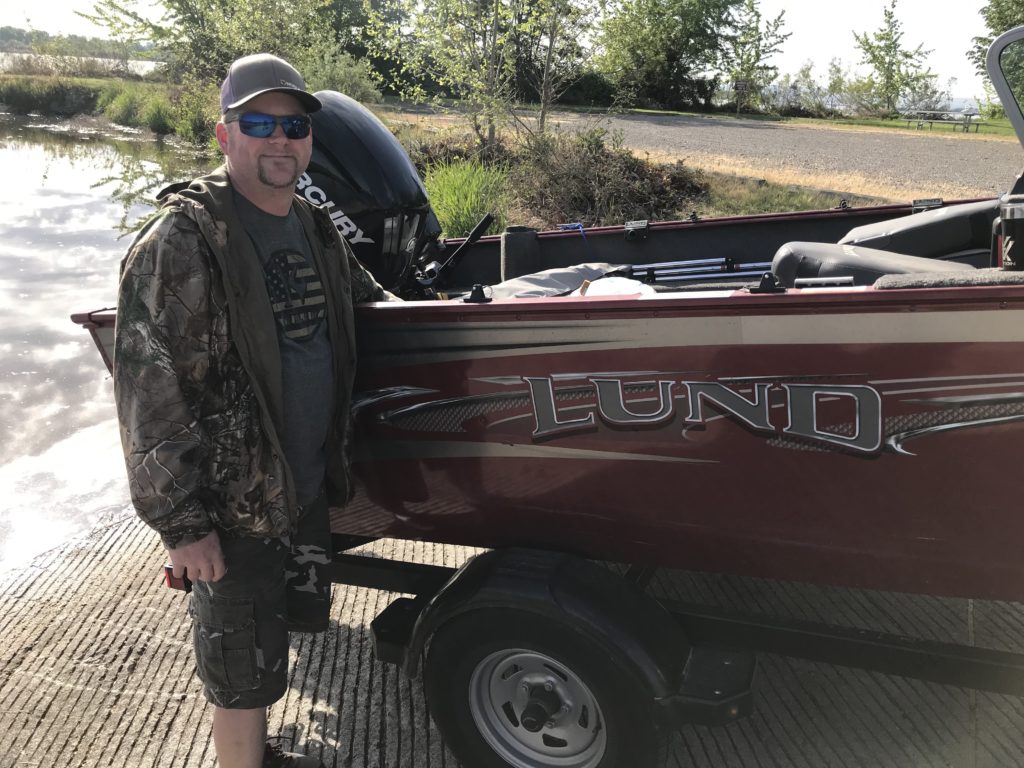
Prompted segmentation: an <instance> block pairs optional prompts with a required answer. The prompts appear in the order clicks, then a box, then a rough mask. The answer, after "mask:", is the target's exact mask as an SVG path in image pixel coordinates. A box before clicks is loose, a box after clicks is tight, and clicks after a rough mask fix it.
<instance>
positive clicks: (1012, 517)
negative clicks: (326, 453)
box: [72, 27, 1024, 768]
mask: <svg viewBox="0 0 1024 768" xmlns="http://www.w3.org/2000/svg"><path fill="white" fill-rule="evenodd" d="M1019 61H1024V27H1021V28H1018V29H1016V30H1012V31H1010V32H1008V33H1006V34H1004V35H1002V36H1001V37H999V38H998V39H997V40H996V41H995V42H994V43H993V45H992V48H991V50H990V53H989V56H988V65H989V71H990V74H991V77H992V81H993V83H994V85H995V87H996V91H997V93H998V94H999V96H1000V98H1001V100H1002V103H1003V105H1004V106H1005V108H1006V111H1007V114H1008V116H1009V118H1010V121H1011V123H1012V124H1013V126H1014V128H1015V129H1016V132H1017V134H1018V137H1020V138H1021V140H1022V143H1024V114H1022V113H1021V108H1020V104H1021V102H1022V101H1024V78H1022V77H1021V76H1020V75H1019V74H1018V73H1020V72H1024V68H1021V67H1018V66H1017V62H1019ZM318 95H319V96H321V98H322V100H323V101H324V102H325V104H326V108H325V110H324V113H325V114H323V115H321V116H320V117H318V118H315V119H316V120H320V121H321V123H320V124H319V125H317V126H315V129H314V135H315V136H317V137H320V138H319V140H320V141H321V145H320V146H316V145H315V146H314V154H313V162H312V164H311V166H310V170H309V172H308V173H307V174H306V175H305V176H304V177H303V179H301V180H300V182H299V190H298V191H299V193H300V194H303V195H305V196H306V197H307V198H308V199H310V200H311V201H313V202H315V203H318V204H322V205H325V206H326V207H327V208H328V210H329V211H330V212H331V215H332V218H334V220H335V223H336V224H337V225H338V228H339V230H340V231H341V232H342V234H343V235H345V236H346V237H347V238H348V239H349V241H350V243H351V244H352V245H353V249H354V250H355V251H356V253H357V255H358V256H360V258H361V259H363V261H364V263H366V264H367V265H368V266H369V267H370V268H371V270H372V271H374V273H375V275H376V276H377V278H378V279H379V280H380V281H381V282H382V283H383V284H385V285H387V286H388V287H390V288H392V289H393V290H395V291H396V292H398V293H400V294H402V295H403V296H405V297H406V298H409V299H411V300H409V301H405V302H382V303H375V304H367V305H362V306H359V307H357V308H356V332H357V338H358V345H359V370H358V374H357V382H356V394H355V397H354V399H353V422H354V430H355V445H356V455H355V457H354V462H353V472H354V476H355V478H356V481H357V482H356V486H357V487H356V495H355V497H354V498H353V500H352V501H351V502H350V504H349V505H348V506H347V507H345V508H344V509H333V510H332V512H331V526H332V531H333V533H334V541H335V549H336V552H335V553H334V564H333V566H332V567H333V568H334V572H333V578H334V579H335V581H339V582H343V583H346V584H351V585H358V586H368V587H373V588H377V589H384V590H389V591H392V592H395V593H402V594H407V595H412V597H397V598H396V599H394V600H393V601H392V602H391V603H390V604H389V605H388V607H387V608H386V609H385V610H384V611H382V612H381V613H380V614H379V615H377V616H376V618H375V619H374V620H373V623H372V628H373V634H374V642H375V650H376V654H377V657H378V659H380V660H382V661H385V662H390V663H394V664H398V665H400V666H401V667H402V668H403V670H404V671H405V672H407V673H409V674H416V673H417V672H418V670H419V668H420V666H421V664H422V666H423V670H424V678H425V690H426V695H427V699H428V701H429V703H430V709H431V713H432V716H433V717H434V718H435V719H436V721H437V723H438V725H439V727H440V729H441V732H442V734H443V735H444V738H445V742H446V743H447V744H448V745H450V746H451V747H452V749H453V750H454V751H455V752H456V754H457V755H458V756H459V757H460V759H461V760H462V761H463V763H464V764H468V765H474V766H496V767H499V768H508V766H513V767H514V768H536V767H537V766H552V768H553V767H554V766H566V765H572V766H576V768H611V767H612V766H620V765H625V764H629V765H633V766H637V767H638V768H654V767H655V766H659V765H661V764H662V762H663V758H664V750H663V745H664V743H665V742H664V738H665V733H666V732H667V731H668V730H670V727H671V726H676V725H679V724H681V723H703V724H717V725H720V724H725V723H729V722H732V721H733V720H735V719H736V718H738V717H742V716H743V715H744V714H746V713H748V712H749V711H750V706H751V697H750V690H751V684H752V679H753V676H754V668H755V662H754V656H753V655H752V653H751V651H753V650H768V651H770V652H772V653H782V654H786V655H793V656H799V657H803V658H810V659H814V660H816V661H828V662H831V663H836V664H844V665H849V666H857V667H861V668H865V669H871V670H875V671H880V672H886V673H896V674H900V675H905V676H909V677H915V678H918V679H922V680H928V681H932V682H938V683H944V684H951V685H959V686H967V687H975V688H980V689H983V690H987V691H993V692H998V693H1004V694H1012V695H1018V696H1020V695H1024V654H1019V653H1009V652H1005V651H997V650H992V649H984V648H975V647H973V646H965V645H950V644H942V643H935V642H928V641H923V640H921V639H918V638H905V637H901V636H893V635H885V634H882V633H879V632H872V631H867V630H860V629H852V628H846V627H831V626H825V625H821V624H806V623H803V622H799V621H793V620H786V619H772V618H771V617H764V616H756V617H750V616H748V617H742V616H736V615H734V614H730V613H724V612H723V611H721V610H720V609H718V608H716V607H711V608H708V607H706V606H689V605H681V604H676V603H672V602H670V601H668V600H666V599H664V598H663V597H661V596H659V597H657V598H655V597H654V596H652V595H651V594H650V593H649V592H648V591H646V590H645V589H644V587H645V586H646V585H647V583H648V582H649V581H650V579H651V577H652V574H653V572H654V570H655V569H657V568H660V567H670V568H681V569H686V570H689V571H704V572H709V573H713V574H714V573H717V574H730V575H739V576H755V577H763V578H767V579H783V580H793V581H799V582H807V583H811V584H815V585H839V586H845V587H856V588H866V589H877V590H887V591H897V592H910V593H921V594H926V595H934V596H949V597H962V598H983V599H989V600H1008V601H1021V600H1024V559H1022V558H1021V557H1020V554H1019V548H1020V546H1019V545H1020V542H1021V541H1022V540H1024V516H1021V515H1020V514H1019V513H1018V510H1017V503H1018V500H1017V494H1016V483H1015V481H1016V479H1017V472H1018V471H1019V470H1018V468H1019V466H1020V464H1021V454H1022V451H1024V258H1021V254H1022V253H1024V177H1019V178H1017V180H1016V181H1015V182H1014V183H1013V185H1012V186H1011V188H1010V189H1009V190H1008V192H1007V193H1006V194H1005V195H1002V196H1000V197H998V198H993V199H985V200H969V201H956V202H952V203H947V202H945V201H942V200H939V199H934V200H918V201H914V202H912V203H909V204H907V205H888V206H878V207H870V208H856V207H851V206H848V205H841V206H839V207H837V208H836V209H833V210H827V211H814V212H806V213H792V214H773V215H754V216H740V217H730V218H722V219H708V220H699V219H696V218H695V217H691V219H690V220H687V221H680V222H660V223H659V222H645V221H634V222H626V223H624V224H623V225H621V226H615V227H601V228H590V229H588V228H584V227H580V226H576V225H570V226H567V227H564V228H561V229H560V230H557V231H550V232H535V231H532V230H528V229H524V228H519V227H513V228H509V229H508V230H507V231H506V232H504V233H503V234H501V235H500V236H492V237H483V236H481V232H482V231H483V230H484V229H485V227H486V224H487V222H486V221H485V222H481V225H480V226H479V227H478V228H477V229H476V230H475V231H474V233H473V234H471V235H470V236H469V237H467V238H465V239H464V240H460V241H453V242H448V243H445V242H441V241H439V240H438V238H437V234H438V230H439V227H438V226H437V222H436V219H435V218H434V217H433V214H432V212H431V211H430V207H429V201H427V199H426V195H425V192H424V191H423V187H422V184H421V183H420V182H419V179H418V176H417V175H416V173H415V169H414V168H413V167H412V164H411V162H409V160H408V157H406V156H405V154H404V152H402V151H401V149H400V147H398V145H397V142H395V141H394V139H393V138H392V137H391V135H390V133H388V132H387V130H386V129H385V128H383V126H382V125H380V124H379V122H377V121H376V118H374V117H373V116H372V115H371V114H370V113H369V112H368V111H366V110H365V109H363V108H362V107H360V106H359V105H357V104H355V102H352V101H351V100H350V99H346V97H343V96H341V95H340V94H323V93H321V94H318ZM325 137H326V138H327V139H329V138H330V137H335V138H336V139H337V137H342V139H337V141H336V143H335V144H334V145H333V146H332V143H331V142H330V141H329V140H328V141H327V146H324V145H323V142H324V140H325ZM333 147H345V148H346V153H345V154H346V157H344V158H342V157H340V156H339V154H338V153H336V152H334V151H333ZM72 319H73V320H74V321H75V322H77V323H79V324H80V325H82V326H84V327H85V328H87V329H88V330H89V331H90V332H91V333H92V335H93V338H94V340H95V341H96V344H97V347H98V348H99V350H100V353H101V355H102V356H103V359H104V361H105V363H106V364H107V366H108V367H111V364H112V357H111V349H112V346H113V332H114V320H115V310H113V309H105V310H99V311H93V312H83V313H79V314H76V315H73V317H72ZM378 538H397V539H412V540H420V541H426V542H436V543H448V544H462V545H468V546H473V547H480V548H484V549H485V550H486V551H485V552H483V553H482V554H479V555H477V556H476V557H474V558H472V559H471V560H470V561H468V562H467V563H465V564H463V565H462V566H461V567H460V568H458V569H457V570H456V569H453V568H449V567H444V566H439V565H427V564H422V563H413V562H405V561H397V560H396V561H390V560H387V559H382V558H378V557H373V556H370V555H365V554H358V553H353V550H357V548H358V547H359V546H360V545H361V544H364V543H367V542H370V541H372V540H374V539H378ZM595 561H599V562H602V563H605V566H598V565H596V564H595ZM607 561H611V562H612V563H617V564H624V565H625V569H624V570H621V571H620V570H616V567H615V566H613V567H611V568H609V567H607ZM620 572H621V575H619V574H620ZM182 586H184V587H186V588H187V586H188V585H187V582H185V583H183V584H182ZM626 755H628V756H629V757H628V758H627V757H626Z"/></svg>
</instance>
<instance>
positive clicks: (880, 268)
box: [772, 242, 974, 288]
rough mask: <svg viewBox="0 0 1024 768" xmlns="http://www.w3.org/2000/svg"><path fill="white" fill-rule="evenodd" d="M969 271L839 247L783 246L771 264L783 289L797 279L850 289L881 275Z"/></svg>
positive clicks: (916, 258) (942, 263) (933, 261)
mask: <svg viewBox="0 0 1024 768" xmlns="http://www.w3.org/2000/svg"><path fill="white" fill-rule="evenodd" d="M973 270H974V267H972V266H970V265H968V264H959V263H957V262H953V261H939V260H938V259H926V258H923V257H921V256H908V255H907V254H904V253H893V252H892V251H880V250H878V249H876V248H862V247H861V246H858V245H842V244H839V243H799V242H797V243H786V244H785V245H784V246H782V247H781V248H779V250H778V251H776V253H775V258H774V259H773V260H772V273H773V274H774V275H775V276H776V277H778V278H779V282H780V283H782V285H783V286H785V287H786V288H792V287H793V284H794V281H795V280H796V279H797V278H801V277H852V278H853V283H854V285H871V284H872V283H874V282H875V280H876V279H878V278H879V277H881V276H882V275H903V274H910V273H915V272H965V271H973Z"/></svg>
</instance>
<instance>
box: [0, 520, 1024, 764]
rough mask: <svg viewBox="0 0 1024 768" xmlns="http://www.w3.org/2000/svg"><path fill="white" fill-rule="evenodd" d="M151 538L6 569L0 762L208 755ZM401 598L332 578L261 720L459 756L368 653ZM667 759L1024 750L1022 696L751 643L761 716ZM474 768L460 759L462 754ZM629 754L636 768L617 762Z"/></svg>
mask: <svg viewBox="0 0 1024 768" xmlns="http://www.w3.org/2000/svg"><path fill="white" fill-rule="evenodd" d="M366 549H368V550H370V551H372V552H374V553H375V554H377V555H379V556H382V557H392V558H399V559H404V560H409V561H414V562H427V563H435V564H440V565H447V566H455V565H458V564H459V563H461V562H462V561H463V560H465V559H466V558H467V557H468V556H469V555H471V554H472V552H473V550H469V549H466V548H460V547H451V546H435V545H427V544H420V543H413V542H401V541H390V540H388V541H381V542H376V543H374V544H372V545H369V546H368V547H367V548H366ZM164 560H165V556H164V554H163V551H162V549H161V547H160V544H159V541H158V540H157V538H156V536H155V534H153V533H152V532H151V531H150V530H149V529H147V528H145V527H144V526H143V525H142V524H141V523H139V522H137V521H136V519H135V518H134V517H133V516H132V515H130V514H129V513H127V512H124V513H119V514H117V515H115V516H113V517H112V518H111V519H109V520H107V521H106V522H104V523H103V524H102V525H101V526H99V527H98V528H96V529H95V530H94V531H93V532H92V534H91V535H89V536H88V537H87V538H85V539H83V540H81V541H78V542H75V543H73V544H71V545H68V546H66V547H63V548H61V549H59V550H55V551H53V552H50V553H48V554H47V555H44V556H43V557H41V558H38V559H37V560H35V561H34V562H33V563H32V564H31V565H30V566H27V567H24V568H22V569H20V570H17V571H15V572H12V573H8V574H7V575H6V576H4V577H3V578H2V581H0V767H2V768H42V767H43V766H46V767H47V768H48V767H49V766H60V767H61V768H64V767H68V768H70V767H72V766H83V767H84V766H88V767H89V768H93V767H100V766H102V767H103V768H106V767H107V766H130V767H131V768H150V767H152V768H157V767H159V768H208V767H209V766H213V765H215V759H214V753H213V745H212V741H211V738H210V727H209V711H208V709H207V705H206V703H205V700H204V699H203V696H202V693H201V692H200V689H199V685H198V683H197V682H196V680H195V678H194V677H193V665H192V659H191V643H190V638H189V635H190V627H189V622H188V619H187V616H186V613H185V606H186V601H187V598H186V597H185V596H184V594H183V593H181V592H177V591H173V590H169V589H167V588H166V587H165V586H164V585H163V580H162V574H161V567H162V565H163V563H164ZM651 589H652V590H653V591H654V592H655V593H659V594H664V595H666V596H672V597H674V598H676V599H681V600H686V601H689V602H700V603H708V604H715V605H720V606H722V607H726V608H730V609H743V610H751V611H755V610H756V611H758V612H762V613H769V612H771V613H775V614H781V615H786V616H789V617H792V618H799V619H808V620H817V621H829V622H833V623H838V624H847V625H849V626H864V627H870V628H873V629H878V630H880V631H887V632H899V633H903V634H908V635H914V636H918V637H922V638H925V639H930V640H938V641H944V642H960V643H975V644H977V645H979V646H985V647H991V648H997V649H1002V650H1021V647H1022V646H1024V605H1020V604H1011V603H981V602H976V601H975V602H972V601H966V600H938V599H934V598H922V597H913V596H907V595H889V594H878V593H863V592H857V591H852V590H838V589H822V588H814V587H808V586H797V585H790V584H779V583H774V582H762V581H757V580H751V579H738V578H722V577H718V578H715V577H707V576H701V575H697V574H691V573H683V572H672V573H669V574H662V575H661V576H659V577H658V578H657V579H656V581H655V582H654V583H653V584H652V586H651ZM393 597H394V595H392V594H390V593H384V592H378V591H374V590H368V589H357V588H352V587H343V586H336V587H335V592H334V601H333V610H332V624H331V628H330V630H329V631H328V632H327V633H325V634H324V635H320V636H311V635H296V636H294V637H293V639H292V657H293V658H292V670H293V672H292V677H291V681H290V688H289V690H288V694H287V696H286V697H285V699H284V700H282V701H281V702H279V703H278V704H277V705H275V706H274V707H273V708H272V709H271V712H270V721H271V730H272V732H276V733H280V734H282V735H284V736H286V737H288V739H290V740H291V742H292V746H293V747H294V748H296V749H299V750H302V751H305V752H307V753H310V754H314V755H317V756H319V757H320V758H321V759H322V760H323V762H324V763H325V764H326V765H328V766H332V767H338V766H344V767H345V768H350V767H352V768H363V767H364V766H365V767H366V768H402V767H404V766H408V767H409V768H420V767H423V768H427V767H428V766H429V767H430V768H434V767H435V766H457V765H458V762H457V761H456V760H455V759H454V758H453V757H452V755H451V753H450V752H449V751H448V750H447V749H446V748H445V746H444V743H443V741H442V740H441V737H440V735H439V733H438V731H437V729H436V727H435V726H434V725H433V724H432V722H431V720H430V718H429V715H428V713H427V711H426V707H425V704H424V698H423V691H422V686H421V681H420V680H419V679H417V680H408V679H406V678H404V677H403V676H401V675H400V674H399V673H398V672H397V671H396V670H394V669H393V668H391V667H387V666H384V665H382V664H380V663H378V662H377V661H375V660H374V658H373V651H372V641H371V636H370V628H369V626H370V621H371V620H372V618H373V617H374V616H375V615H376V614H377V613H378V612H379V611H380V610H382V609H383V608H384V607H385V606H386V605H387V604H388V602H390V600H391V599H392V598H393ZM669 765H670V766H679V767H682V766H687V767H689V766H701V767H703V766H708V767H709V768H710V767H712V766H714V768H722V767H723V766H736V767H737V768H740V767H742V768H754V767H756V768H793V767H797V766H799V767H803V766H806V767H807V768H822V767H823V766H833V767H841V768H861V767H862V766H864V767H866V766H872V767H873V766H892V767H893V768H907V767H908V766H922V767H923V766H929V767H931V766H951V767H955V768H994V767H995V766H1006V767H1007V768H1019V766H1022V765H1024V699H1021V698H1016V697H1011V696H1001V695H996V694H989V693H980V692H972V691H966V690H962V689H959V688H953V687H948V686H941V685H933V684H928V683H922V682H917V681H913V680H906V679H903V678H899V677H894V676H888V675H882V674H878V673H869V672H863V671H858V670H852V669H846V668H841V667H835V666H829V665H824V664H817V663H813V662H807V661H800V660H794V659H788V658H783V657H779V656H772V655H767V654H763V655H760V656H759V671H758V675H757V678H756V680H755V709H754V714H753V715H752V716H751V717H749V718H747V719H745V720H743V721H741V722H738V723H735V724H733V725H730V726H727V727H724V728H702V727H688V728H685V729H683V730H682V731H680V732H679V733H678V734H677V735H676V736H675V737H674V738H673V741H672V745H671V750H670V759H669ZM468 768H472V767H468ZM622 768H629V767H628V766H623V767H622Z"/></svg>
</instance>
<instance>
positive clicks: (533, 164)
mask: <svg viewBox="0 0 1024 768" xmlns="http://www.w3.org/2000/svg"><path fill="white" fill-rule="evenodd" d="M510 180H511V183H512V187H513V189H514V190H515V194H516V198H517V202H518V203H519V205H520V207H522V208H524V209H527V210H531V211H536V212H542V214H543V215H544V217H545V218H546V219H547V221H548V222H549V223H550V224H558V223H570V222H581V223H583V224H584V225H587V226H594V225H602V224H618V223H622V222H624V221H629V220H633V219H652V220H654V219H658V220H665V219H672V218H675V217H676V216H677V215H678V214H679V212H680V211H681V210H682V209H683V208H684V207H685V206H687V204H688V203H690V202H692V201H693V199H694V198H695V197H700V196H702V195H703V194H704V193H705V191H706V184H705V181H704V178H703V176H702V175H701V174H700V173H699V172H696V171H692V170H690V169H689V168H687V167H686V166H684V165H683V163H681V162H675V163H671V164H668V165H664V164H658V163H651V162H649V161H647V160H644V159H642V158H639V157H636V156H635V155H633V154H632V153H630V152H629V151H628V150H626V149H624V148H623V147H622V146H621V139H619V138H617V137H612V138H611V139H610V140H609V137H608V134H607V132H606V131H604V130H602V129H594V130H589V131H583V132H580V133H571V134H561V133H557V132H556V133H546V134H542V135H539V136H534V137H532V138H531V139H529V140H528V141H527V143H526V144H525V145H524V147H523V149H522V151H521V154H520V157H519V161H518V162H517V163H516V164H515V166H514V170H513V171H512V173H511V176H510Z"/></svg>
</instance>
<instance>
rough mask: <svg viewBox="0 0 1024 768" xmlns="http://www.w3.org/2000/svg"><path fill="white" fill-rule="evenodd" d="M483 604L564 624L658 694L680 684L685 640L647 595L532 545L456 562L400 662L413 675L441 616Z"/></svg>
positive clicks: (424, 611)
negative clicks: (458, 565)
mask: <svg viewBox="0 0 1024 768" xmlns="http://www.w3.org/2000/svg"><path fill="white" fill-rule="evenodd" d="M485 608H498V609H501V608H516V609H519V610H523V611H528V612H531V613H535V614H538V615H540V616H542V617H546V618H550V619H551V620H555V621H559V622H561V623H562V624H568V625H570V626H572V627H573V628H574V629H576V630H578V631H580V632H584V633H586V634H587V636H588V637H589V638H591V639H593V640H595V641H597V642H598V643H599V644H600V645H601V646H602V647H603V648H604V649H605V650H606V651H607V653H608V654H610V655H614V656H615V657H616V658H617V659H619V660H620V663H622V662H625V663H626V664H628V665H629V666H631V667H632V670H633V672H634V674H635V675H636V676H637V677H638V679H639V680H641V681H642V682H643V683H644V685H645V686H646V687H647V688H648V689H649V690H650V692H651V694H652V696H653V697H654V698H655V699H663V698H666V697H670V696H672V695H673V694H675V693H676V692H677V691H678V690H679V686H680V682H681V681H682V678H683V673H684V667H685V664H686V661H687V658H688V657H689V650H690V646H689V643H688V642H687V640H686V636H685V634H684V633H683V630H682V628H681V627H680V626H679V624H678V623H677V622H676V621H674V620H673V619H672V617H671V616H670V614H669V613H668V612H667V611H665V609H664V608H662V607H661V605H660V604H659V603H658V602H657V601H655V600H654V599H653V598H651V597H650V596H648V595H646V594H644V593H643V592H642V591H640V590H639V589H637V588H635V587H634V586H633V585H631V584H629V583H628V582H626V581H625V580H624V579H622V578H621V577H619V576H618V575H616V574H615V573H613V572H612V571H610V570H608V569H607V568H602V567H600V566H598V565H595V564H594V563H592V562H589V561H587V560H584V559H582V558H579V557H576V556H573V555H567V554H562V553H556V552H546V551H540V550H529V549H501V550H492V551H489V552H486V553H484V554H481V555H478V556H476V557H475V558H473V559H472V560H470V561H469V562H467V563H466V564H465V565H463V567H462V568H460V569H459V570H458V571H457V572H456V574H455V575H454V576H453V577H452V578H451V580H450V581H449V582H448V583H447V584H445V585H444V586H443V587H442V588H441V589H440V590H439V591H438V592H437V593H436V594H435V595H434V596H433V597H432V598H431V599H430V601H429V603H428V604H427V605H426V606H425V607H423V609H422V610H421V611H420V612H419V615H418V617H417V619H416V622H415V625H414V627H413V629H412V632H411V635H410V636H409V639H408V643H407V645H406V648H405V653H404V659H403V660H402V666H403V669H404V671H405V672H406V673H407V674H409V675H410V676H413V675H415V674H416V673H417V671H418V668H419V663H420V659H421V657H422V656H423V653H424V651H425V649H426V647H427V644H428V643H429V641H430V638H431V636H432V635H433V634H434V632H436V631H437V630H438V629H439V628H440V627H441V626H442V625H443V624H444V623H445V622H447V621H449V620H451V619H453V618H455V617H458V616H462V615H464V614H467V613H469V612H471V611H475V610H479V609H485Z"/></svg>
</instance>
